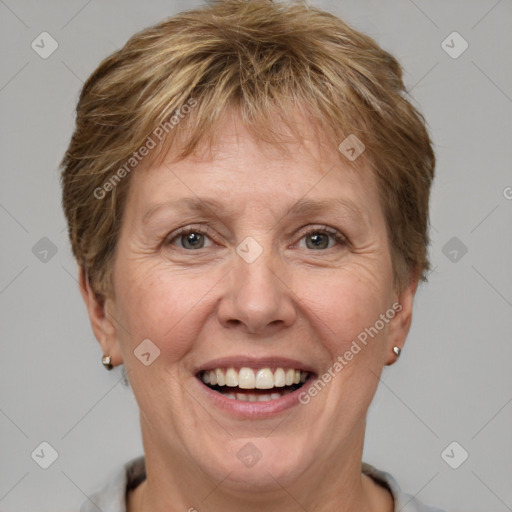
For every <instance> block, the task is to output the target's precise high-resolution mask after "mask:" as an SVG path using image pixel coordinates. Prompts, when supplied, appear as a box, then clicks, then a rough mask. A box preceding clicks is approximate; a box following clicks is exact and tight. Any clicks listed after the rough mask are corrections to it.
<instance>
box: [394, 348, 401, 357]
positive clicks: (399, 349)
mask: <svg viewBox="0 0 512 512" xmlns="http://www.w3.org/2000/svg"><path fill="white" fill-rule="evenodd" d="M393 352H394V354H395V356H396V357H400V352H402V349H401V348H400V347H393Z"/></svg>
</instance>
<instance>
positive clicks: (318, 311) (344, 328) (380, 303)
mask: <svg viewBox="0 0 512 512" xmlns="http://www.w3.org/2000/svg"><path fill="white" fill-rule="evenodd" d="M385 270H386V269H381V270H380V271H377V270H376V271H370V270H369V269H368V266H367V267H365V268H364V271H363V269H362V268H361V267H359V266H358V265H348V266H347V267H345V268H343V269H339V270H335V271H333V272H331V273H326V274H324V275H316V276H311V275H310V276H309V277H308V278H306V276H298V277H297V279H296V283H297V285H296V286H295V287H294V289H295V291H296V294H297V296H298V297H299V298H300V299H301V302H302V303H303V304H304V306H305V314H307V315H308V318H310V319H311V321H312V323H314V324H315V325H316V327H317V329H319V330H320V331H321V332H322V333H323V335H322V336H321V338H323V339H324V340H325V341H327V343H328V345H329V352H331V355H334V353H335V354H336V355H339V354H343V353H344V352H345V350H347V349H348V347H349V346H350V344H351V342H352V341H353V340H355V339H357V337H358V335H359V334H360V333H362V332H365V329H366V328H369V327H371V326H373V325H374V324H375V322H376V321H377V320H378V319H379V316H380V315H381V314H382V313H385V312H386V310H387V309H388V308H389V307H390V305H391V303H390V298H391V293H390V292H391V290H392V279H391V273H390V272H386V271H385ZM308 310H309V312H310V313H309V314H308V313H307V311H308ZM381 330H382V331H383V332H382V333H381V334H383V333H385V331H386V329H381Z"/></svg>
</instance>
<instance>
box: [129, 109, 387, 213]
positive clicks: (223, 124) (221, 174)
mask: <svg viewBox="0 0 512 512" xmlns="http://www.w3.org/2000/svg"><path fill="white" fill-rule="evenodd" d="M296 128H297V129H298V131H300V133H301V138H300V140H299V139H297V138H296V137H293V136H292V135H291V134H290V133H289V130H287V127H286V126H284V125H283V134H284V142H282V143H279V144H275V143H269V142H264V141H262V140H259V139H257V138H256V137H255V136H254V133H253V132H251V131H250V130H249V129H248V128H247V127H246V126H245V125H244V123H243V122H242V120H241V119H240V118H239V117H238V115H237V114H236V113H233V112H232V113H231V114H229V115H226V116H224V118H222V119H221V120H220V122H219V124H218V125H217V126H216V128H215V134H214V138H213V139H212V142H211V143H205V144H199V145H198V147H197V148H196V150H195V151H194V152H193V153H192V154H191V155H189V156H187V157H186V158H185V159H177V158H175V157H174V155H175V154H177V152H176V150H173V149H172V148H171V150H170V151H169V152H168V154H167V155H166V156H165V158H164V159H163V162H159V163H157V164H154V165H149V166H147V168H145V169H140V172H135V173H134V174H133V176H132V177H131V180H132V183H131V185H130V192H129V202H130V207H133V206H137V207H138V208H144V220H146V219H147V218H148V217H149V216H150V215H151V214H152V213H153V212H154V211H155V210H156V209H158V207H159V206H160V205H163V204H166V203H169V202H172V201H175V200H177V199H180V198H181V199H183V201H181V206H183V207H191V208H195V209H197V208H198V207H200V203H201V202H203V203H204V204H205V205H206V207H209V206H210V205H209V204H206V203H207V199H210V200H211V205H213V206H215V207H219V206H224V208H225V210H226V212H228V210H230V209H233V210H235V209H236V206H237V201H242V202H243V203H245V204H246V205H247V204H249V203H255V202H257V203H258V204H260V205H261V207H262V208H265V209H266V208H269V207H270V208H272V209H273V210H274V209H275V211H276V215H279V206H280V205H282V206H287V207H288V206H289V205H291V204H294V205H295V208H296V209H297V210H301V211H302V212H303V213H307V212H308V211H310V212H314V211H315V210H316V209H318V207H319V202H320V200H324V201H323V202H324V203H327V202H328V203H329V204H330V206H334V203H335V202H338V204H339V205H343V203H344V206H346V207H347V211H351V212H352V213H354V212H355V213H359V214H361V213H363V214H364V213H365V210H367V207H366V206H365V204H367V205H370V206H371V205H373V204H374V203H375V201H376V200H377V192H376V186H375V182H374V177H373V173H372V172H371V170H370V168H369V166H368V165H367V164H362V165H361V162H359V165H358V166H357V167H354V166H353V165H352V163H351V162H349V161H348V160H347V159H346V158H345V156H343V155H342V154H341V153H340V151H339V150H338V147H337V146H336V145H335V144H333V143H331V142H330V139H329V137H327V136H326V134H323V133H322V132H321V131H320V130H319V129H318V127H317V126H314V125H313V124H312V123H311V122H309V121H308V119H305V118H304V117H301V116H300V115H297V116H296ZM194 198H195V201H194ZM295 203H299V204H295Z"/></svg>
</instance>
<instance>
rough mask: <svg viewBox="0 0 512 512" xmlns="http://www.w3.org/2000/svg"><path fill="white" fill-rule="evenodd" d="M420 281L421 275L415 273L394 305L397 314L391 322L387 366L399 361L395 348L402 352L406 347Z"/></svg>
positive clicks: (398, 295)
mask: <svg viewBox="0 0 512 512" xmlns="http://www.w3.org/2000/svg"><path fill="white" fill-rule="evenodd" d="M418 280H419V273H418V272H413V273H412V275H411V280H410V282H409V285H408V286H407V287H405V288H404V289H403V290H402V291H401V292H400V293H399V294H397V296H396V300H395V303H394V304H393V309H394V310H395V312H396V314H395V316H394V317H393V319H392V320H391V321H390V322H389V330H388V347H387V354H388V357H387V359H386V365H392V364H393V363H396V361H397V356H396V355H395V354H394V353H393V347H399V348H400V350H402V349H403V347H404V344H405V339H406V338H407V334H408V333H409V329H410V328H411V323H412V308H413V303H414V295H415V293H416V290H417V288H418Z"/></svg>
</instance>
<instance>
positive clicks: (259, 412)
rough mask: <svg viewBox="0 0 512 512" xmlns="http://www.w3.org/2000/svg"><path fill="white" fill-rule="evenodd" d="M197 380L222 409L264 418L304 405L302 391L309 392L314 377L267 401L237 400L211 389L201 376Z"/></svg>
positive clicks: (214, 402) (250, 416) (236, 413)
mask: <svg viewBox="0 0 512 512" xmlns="http://www.w3.org/2000/svg"><path fill="white" fill-rule="evenodd" d="M196 380H197V383H198V385H199V387H200V388H201V389H202V392H203V393H205V395H206V396H207V398H208V400H210V401H211V402H213V404H214V405H215V406H217V407H219V408H220V409H222V410H224V411H226V412H229V413H231V414H232V415H234V416H237V417H239V418H243V419H264V418H269V417H271V416H275V415H277V414H279V413H281V412H283V411H286V410H287V409H290V408H292V407H294V406H296V405H302V404H301V403H300V402H299V396H300V395H301V393H304V392H307V389H308V388H309V386H310V385H311V384H312V382H313V380H314V379H313V378H312V377H309V378H308V380H307V381H306V382H305V383H304V385H303V386H301V387H300V388H299V389H296V390H295V391H292V392H291V393H288V394H287V395H283V396H282V397H280V398H276V399H274V400H267V401H266V402H244V401H243V400H237V399H236V398H235V399H234V398H228V397H227V396H224V395H223V394H222V393H219V392H218V391H214V390H213V389H210V388H209V387H208V386H207V385H206V384H203V382H202V381H201V380H200V379H199V378H196Z"/></svg>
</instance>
